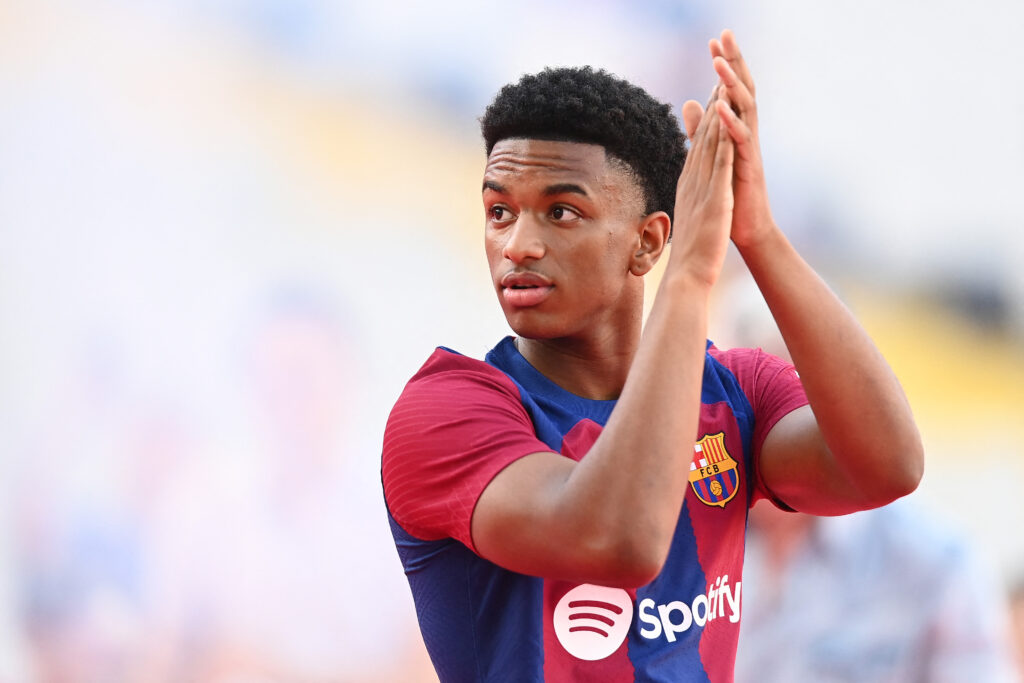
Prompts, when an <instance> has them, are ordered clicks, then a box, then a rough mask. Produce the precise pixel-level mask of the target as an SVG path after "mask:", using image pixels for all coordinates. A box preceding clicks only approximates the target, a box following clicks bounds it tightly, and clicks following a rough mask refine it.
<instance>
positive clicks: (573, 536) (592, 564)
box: [472, 112, 733, 587]
mask: <svg viewBox="0 0 1024 683" xmlns="http://www.w3.org/2000/svg"><path fill="white" fill-rule="evenodd" d="M720 117H721V113H720V112H719V113H716V112H710V113H709V114H708V115H707V116H705V117H704V118H703V120H702V121H701V122H700V124H699V126H697V127H696V130H695V134H694V136H693V140H694V143H693V147H692V149H691V151H690V154H689V158H688V160H687V162H686V164H685V167H684V170H683V172H682V175H681V177H680V180H679V185H678V189H677V204H676V217H675V224H676V225H677V226H680V228H679V229H678V231H677V235H676V244H675V247H674V248H673V249H672V253H671V255H670V257H669V259H670V260H669V264H668V266H667V269H666V273H665V276H664V278H663V280H662V283H661V286H660V289H659V291H658V294H657V297H656V299H655V303H654V306H653V309H652V311H651V314H650V316H649V318H648V322H647V325H646V327H645V329H644V331H643V336H642V338H641V339H640V342H639V346H638V348H637V350H636V354H635V356H634V357H633V360H632V364H631V366H630V369H629V373H628V376H627V379H626V382H625V385H624V387H623V390H622V393H621V395H620V397H619V399H618V403H617V405H616V407H615V410H614V411H613V413H612V415H611V417H610V419H609V420H608V423H607V424H606V425H605V428H604V429H603V430H602V431H601V434H600V435H599V436H598V437H597V439H596V441H595V442H594V444H593V446H592V447H591V448H590V450H589V451H588V452H587V455H586V457H585V458H583V459H582V460H581V461H580V462H578V463H577V462H574V461H572V460H570V459H568V458H566V457H564V456H561V455H558V454H554V453H535V454H532V455H528V456H526V457H523V458H521V459H519V460H517V461H515V462H514V463H512V464H511V465H509V466H508V467H507V468H505V469H504V470H503V471H502V472H501V473H499V474H498V475H497V476H496V477H495V478H494V479H493V480H492V481H491V482H490V484H489V485H488V486H487V488H486V489H485V490H484V491H483V493H482V494H481V496H480V498H479V500H478V502H477V505H476V509H475V511H474V513H473V518H472V536H473V541H474V544H475V546H476V549H477V551H478V553H479V554H480V555H481V556H483V557H485V558H487V559H489V560H491V561H492V562H495V563H496V564H499V565H501V566H503V567H506V568H508V569H511V570H513V571H517V572H521V573H526V574H533V575H538V576H545V577H551V578H561V579H568V580H572V581H578V582H589V583H598V584H602V585H609V586H625V587H632V586H639V585H643V584H645V583H647V582H649V581H650V580H652V579H653V578H654V577H655V576H656V575H657V574H658V572H659V571H660V570H661V567H662V565H663V564H664V561H665V558H666V557H667V556H668V550H669V547H670V544H671V540H672V535H673V533H674V531H675V527H676V525H677V523H678V518H679V510H680V508H681V506H682V503H683V497H684V494H685V492H686V489H687V487H688V471H689V470H688V468H689V464H690V457H689V456H690V455H691V450H690V447H689V444H691V443H692V442H693V438H694V434H695V433H696V431H697V420H698V416H699V411H700V391H701V382H702V377H703V368H704V355H705V348H704V347H705V339H706V333H707V317H708V298H709V293H710V289H711V285H712V284H713V283H714V281H715V280H716V279H717V277H718V273H719V271H720V269H721V265H722V262H723V260H724V257H725V252H726V249H727V246H728V230H729V224H730V222H731V210H732V193H731V178H732V153H733V145H732V142H731V141H730V140H729V139H728V137H727V136H726V135H725V131H724V128H722V126H721V122H720ZM683 226H685V229H684V228H683ZM642 230H643V232H642V233H641V234H640V240H641V250H640V251H641V252H644V253H643V254H641V256H638V257H637V258H638V259H639V260H638V261H637V263H636V266H637V268H635V269H634V271H633V272H634V273H636V274H642V272H646V271H647V270H649V269H650V267H651V266H653V264H654V261H655V260H656V259H657V256H658V254H659V253H660V252H661V250H662V249H663V247H664V246H665V243H666V242H667V239H668V233H669V221H668V217H667V216H666V215H665V214H664V213H662V212H656V213H654V214H651V215H650V216H648V217H647V219H645V221H644V222H643V224H642ZM652 425H654V427H652ZM624 511H628V514H624Z"/></svg>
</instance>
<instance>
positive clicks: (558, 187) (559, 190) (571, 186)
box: [483, 180, 590, 197]
mask: <svg viewBox="0 0 1024 683" xmlns="http://www.w3.org/2000/svg"><path fill="white" fill-rule="evenodd" d="M487 190H492V191H494V192H497V193H498V194H508V190H506V189H505V186H504V185H499V184H498V183H496V182H494V181H493V180H485V181H484V187H483V191H485V192H486V191H487ZM558 194H579V195H583V196H584V197H589V196H590V195H589V194H588V193H587V191H586V190H584V189H583V188H582V187H581V186H580V185H577V184H576V183H556V184H555V185H548V186H547V187H545V188H544V196H545V197H552V196H554V195H558Z"/></svg>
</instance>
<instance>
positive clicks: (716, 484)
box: [690, 432, 740, 508]
mask: <svg viewBox="0 0 1024 683" xmlns="http://www.w3.org/2000/svg"><path fill="white" fill-rule="evenodd" d="M693 450H694V454H693V461H692V462H691V463H690V486H692V487H693V492H694V493H696V494H697V498H699V499H700V502H702V503H704V504H705V505H717V506H718V507H723V508H724V507H725V504H726V503H728V502H729V501H730V500H732V497H733V496H735V495H736V490H737V489H738V488H739V484H740V473H739V470H738V469H737V466H736V461H735V460H733V459H732V456H731V455H729V451H727V450H725V433H724V432H719V433H717V434H709V435H705V436H704V437H703V438H702V439H701V440H700V441H698V442H697V443H696V444H694V446H693Z"/></svg>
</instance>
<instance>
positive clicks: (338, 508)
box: [153, 285, 430, 683]
mask: <svg viewBox="0 0 1024 683" xmlns="http://www.w3.org/2000/svg"><path fill="white" fill-rule="evenodd" d="M261 307H262V308H263V309H264V310H263V313H262V314H261V315H260V316H259V318H258V320H257V321H256V322H255V324H253V325H252V326H251V327H249V328H247V329H245V330H243V331H242V334H241V335H240V341H239V342H238V345H237V351H236V352H237V353H238V354H239V357H240V360H241V363H240V365H241V369H242V382H243V383H242V385H241V387H240V388H241V392H242V394H243V395H245V396H246V397H247V398H246V400H244V401H242V402H241V403H240V404H239V405H241V406H244V407H245V409H244V410H243V411H242V414H241V415H239V416H237V417H238V420H237V426H238V430H237V433H235V434H232V435H230V436H229V439H230V441H229V442H228V443H225V444H221V446H220V448H219V451H220V452H221V456H220V458H219V460H220V462H218V463H213V462H211V463H210V465H209V466H208V467H200V468H198V469H197V470H196V471H195V472H193V473H192V475H191V478H190V479H191V484H189V485H188V486H187V488H186V489H184V490H183V491H182V497H183V498H184V499H187V500H188V503H189V505H190V506H191V507H192V508H193V509H192V512H191V514H190V520H189V521H188V523H187V524H185V525H184V526H183V527H182V528H179V530H178V534H177V536H178V537H177V539H176V540H174V541H173V545H174V546H175V547H174V548H172V549H169V550H168V549H165V550H164V555H163V557H162V560H161V562H160V565H161V567H163V568H164V571H165V572H166V573H167V574H168V575H167V576H165V577H164V586H163V588H162V590H161V591H160V592H161V594H162V596H163V601H162V602H163V606H162V609H161V610H160V611H161V615H162V617H161V618H162V621H163V622H164V628H165V630H166V631H167V632H168V633H170V634H171V635H170V637H171V641H172V642H171V646H170V648H169V650H168V651H165V652H164V653H162V656H161V658H160V659H159V660H157V661H156V662H154V665H153V669H154V671H155V672H158V674H159V676H164V677H166V678H168V679H170V680H201V681H205V682H209V683H228V682H233V681H247V682H248V681H268V682H269V681H304V682H309V683H316V682H321V681H322V682H324V683H326V682H328V681H330V682H338V681H353V682H355V681H359V682H364V681H365V682H373V681H380V682H384V681H397V680H402V681H419V680H430V679H429V678H426V679H424V672H425V671H426V672H429V665H428V664H426V665H425V662H424V659H423V658H422V656H421V655H420V654H419V653H421V652H422V647H419V648H418V649H417V647H416V645H417V641H418V637H417V634H416V631H415V629H414V628H406V629H403V628H401V626H400V625H402V624H408V620H407V619H405V618H404V613H403V610H404V606H405V603H404V602H403V601H402V600H401V599H400V595H401V593H400V590H401V589H402V585H401V575H400V574H398V573H397V572H395V573H394V574H393V575H390V576H392V577H393V580H392V581H389V575H388V574H386V573H382V572H380V570H379V567H380V566H381V565H382V564H384V562H385V561H387V560H390V559H391V557H392V554H393V553H394V550H393V548H392V547H391V545H390V544H389V543H387V542H386V539H385V538H384V537H383V536H382V534H381V531H383V528H382V527H383V520H381V519H380V518H379V517H369V518H368V517H367V511H369V510H372V509H373V508H374V507H375V505H374V502H375V501H374V498H373V495H372V492H370V491H368V490H367V488H366V486H365V481H366V479H367V477H366V476H364V475H365V474H366V473H365V472H363V470H364V469H366V468H368V467H370V466H369V465H366V463H369V462H372V460H366V459H361V458H357V457H355V456H356V454H358V453H360V452H362V451H361V449H360V441H359V436H358V433H357V432H356V431H355V429H354V427H355V424H353V421H354V420H355V417H353V416H355V415H358V412H359V411H358V408H357V406H358V403H359V401H360V391H361V387H362V384H361V379H360V372H359V367H358V360H357V359H358V357H359V356H358V354H357V352H356V351H355V347H354V344H355V342H354V341H353V340H352V339H351V335H350V326H349V325H348V324H347V323H346V321H345V317H344V315H343V313H342V312H341V311H340V309H339V308H338V306H337V304H336V303H335V301H334V300H333V297H332V296H331V295H330V294H329V293H328V292H327V291H326V290H324V289H320V288H317V287H316V286H311V285H299V286H286V287H282V288H281V289H280V290H278V291H276V292H274V293H273V294H271V296H269V297H268V299H267V300H266V301H264V302H262V304H261ZM225 455H226V456H227V457H226V458H225V457H224V456H225ZM364 465H365V467H364ZM369 476H370V477H372V478H377V477H378V476H379V475H377V474H376V473H374V472H371V473H370V475H369ZM375 522H376V523H375ZM177 571H181V572H182V574H180V575H176V572H177ZM424 666H425V667H426V668H424Z"/></svg>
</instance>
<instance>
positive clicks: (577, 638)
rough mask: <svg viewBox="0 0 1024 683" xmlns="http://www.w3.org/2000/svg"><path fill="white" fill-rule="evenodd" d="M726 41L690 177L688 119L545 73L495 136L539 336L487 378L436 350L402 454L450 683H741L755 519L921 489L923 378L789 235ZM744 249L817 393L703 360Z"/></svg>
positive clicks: (515, 97)
mask: <svg viewBox="0 0 1024 683" xmlns="http://www.w3.org/2000/svg"><path fill="white" fill-rule="evenodd" d="M710 47H711V54H712V59H713V65H714V68H715V70H716V72H717V73H718V76H719V85H718V86H717V87H716V89H715V92H714V94H713V95H712V98H711V101H710V103H709V105H708V108H707V111H704V110H703V108H702V107H701V106H700V105H699V104H698V103H696V102H693V101H690V102H687V103H686V104H685V105H684V107H683V120H684V123H685V125H686V129H687V132H688V134H689V136H690V138H691V140H692V146H691V148H690V150H689V152H688V157H689V158H688V159H687V161H686V164H685V167H683V168H682V170H681V173H680V168H681V166H682V162H683V158H684V156H685V153H684V149H683V136H682V133H681V131H680V130H679V128H678V124H676V123H675V119H674V118H673V116H672V114H671V111H670V110H669V108H668V107H667V105H662V104H659V103H657V102H656V101H654V100H653V99H652V98H651V97H650V96H649V95H647V94H646V93H645V92H643V91H642V90H640V89H639V88H636V87H634V86H632V85H630V84H628V83H626V82H624V81H621V80H618V79H615V78H613V77H611V76H609V75H607V74H605V73H603V72H595V71H592V70H590V69H559V70H547V71H545V72H543V73H541V74H538V75H536V76H527V77H524V78H523V79H522V80H521V81H520V82H519V83H518V84H515V85H511V86H506V88H504V89H503V90H502V91H501V92H500V93H499V95H498V96H497V98H496V99H495V101H494V103H492V105H491V106H490V107H489V108H488V110H487V112H486V114H485V115H484V117H483V120H482V127H483V132H484V137H485V141H486V145H487V152H488V158H487V166H486V169H485V171H484V178H483V202H484V209H485V213H486V217H487V218H486V233H485V242H486V251H487V258H488V261H489V263H490V269H491V275H492V278H493V281H494V286H495V290H496V292H497V294H498V298H499V301H500V303H501V306H502V309H503V311H504V313H505V316H506V318H507V320H508V322H509V325H510V326H511V327H512V329H513V330H514V331H515V332H516V334H517V337H515V338H512V337H509V338H507V339H505V340H504V341H502V342H501V343H499V344H498V346H496V347H495V348H494V349H493V350H492V351H491V352H490V353H488V354H487V357H486V359H485V361H477V360H473V359H470V358H467V357H464V356H461V355H459V354H457V353H455V352H453V351H450V350H448V349H444V348H439V349H437V350H436V351H435V352H434V354H433V355H432V356H431V357H430V359H429V360H428V361H427V362H426V364H425V365H424V366H423V367H422V368H421V369H420V371H419V372H418V373H417V374H416V375H415V376H414V377H413V378H412V380H410V382H409V384H408V385H407V387H406V389H405V391H404V392H403V394H402V396H401V397H400V398H399V400H398V403H397V404H396V406H395V408H394V410H393V411H392V413H391V417H390V419H389V421H388V426H387V430H386V433H385V437H384V453H383V466H382V475H383V483H384V493H385V499H386V502H387V504H388V510H389V514H390V517H391V525H392V530H393V533H394V536H395V542H396V544H397V546H398V550H399V555H400V556H401V559H402V562H403V564H404V566H405V571H406V574H407V575H408V577H409V581H410V585H411V587H412V591H413V596H414V598H415V601H416V608H417V613H418V616H419V620H420V626H421V629H422V631H423V636H424V640H425V641H426V644H427V648H428V650H429V651H430V653H431V657H432V659H433V661H434V664H435V667H436V668H437V671H438V674H439V676H440V677H441V679H442V680H443V681H517V682H518V681H541V680H547V681H576V680H593V681H632V680H672V681H700V680H709V681H729V680H731V679H732V669H733V661H734V658H735V652H736V639H737V635H738V632H739V618H740V597H741V590H740V589H741V586H742V583H741V577H740V574H741V570H742V556H743V535H744V529H745V524H746V514H747V509H748V507H749V506H750V505H751V504H752V503H753V502H754V501H755V500H757V499H758V498H761V497H768V498H770V499H771V500H772V501H773V502H775V504H776V505H779V506H781V507H789V508H793V509H797V510H802V511H805V512H810V513H816V514H842V513H846V512H850V511H853V510H860V509H865V508H870V507H876V506H879V505H883V504H885V503H888V502H889V501H891V500H894V499H895V498H898V497H900V496H902V495H904V494H906V493H907V492H909V491H911V490H913V489H914V488H915V487H916V486H917V483H918V481H919V479H920V476H921V469H922V453H921V443H920V439H919V436H918V434H917V429H916V427H915V425H914V422H913V418H912V415H911V412H910V409H909V407H908V405H907V402H906V399H905V397H904V395H903V392H902V390H901V388H900V386H899V383H898V382H897V380H896V378H895V377H894V376H893V374H892V373H891V371H890V370H889V368H888V366H887V365H886V363H885V361H884V360H883V359H882V357H881V356H880V354H879V353H878V351H877V350H876V349H875V347H874V345H873V344H872V343H871V341H870V339H869V338H868V337H867V335H866V334H865V333H864V331H863V330H862V329H861V327H860V326H859V325H858V324H857V322H856V321H855V320H854V319H853V318H852V316H851V315H850V314H849V312H848V311H847V310H846V309H845V308H844V307H843V306H842V304H841V303H840V302H839V301H838V300H837V299H836V297H835V296H834V295H833V294H832V293H831V292H830V291H829V289H828V288H827V287H826V286H825V284H824V283H823V282H822V281H821V280H820V279H819V278H818V277H817V276H816V275H815V273H814V272H813V271H812V270H811V268H810V267H809V266H808V265H807V264H806V263H805V262H804V261H803V260H802V259H801V258H800V256H799V255H798V254H797V253H796V252H795V251H794V249H793V248H792V246H791V245H790V244H789V243H788V241H787V240H786V238H785V237H784V235H783V234H782V232H781V231H780V230H779V228H778V227H777V226H776V225H775V223H774V221H773V220H772V216H771V212H770V210H769V207H768V200H767V197H766V193H765V186H764V177H763V171H762V165H761V160H760V151H759V143H758V138H757V113H756V107H755V102H754V86H753V82H752V80H751V78H750V74H749V71H748V69H747V66H746V64H745V62H744V60H743V58H742V56H741V55H740V51H739V48H738V46H737V44H736V41H735V39H734V37H733V36H732V34H731V33H730V32H728V31H726V32H723V33H722V36H721V38H720V39H717V40H712V41H711V45H710ZM673 225H674V226H675V234H674V237H673V239H674V246H673V248H672V250H671V251H670V253H669V254H668V255H667V258H668V259H669V262H668V265H667V268H666V270H665V273H664V276H663V278H662V281H661V285H660V287H659V290H658V292H657V295H656V297H655V300H654V305H653V308H652V310H651V312H650V315H649V318H648V320H647V324H646V326H644V329H643V334H642V335H641V314H642V305H643V276H644V274H646V273H647V272H648V271H650V269H651V268H652V267H653V266H654V264H655V262H656V261H657V260H658V258H659V257H661V256H662V255H663V252H664V251H665V247H666V245H667V243H668V240H669V236H670V233H671V230H672V226H673ZM730 238H731V239H732V241H733V243H734V244H735V245H736V246H737V247H738V249H739V251H740V254H741V255H742V256H743V258H744V259H745V261H746V264H747V266H748V268H749V270H750V272H751V274H752V275H753V277H754V279H755V281H756V282H757V284H758V286H759V287H760V289H761V292H762V294H763V295H764V297H765V299H766V300H767V302H768V304H769V306H770V307H771V310H772V312H773V315H774V317H775V319H776V321H777V323H778V325H779V328H780V329H781V331H782V333H783V336H784V338H785V340H786V343H787V345H788V348H789V351H790V353H791V354H792V358H793V361H794V364H795V367H796V369H797V370H799V373H800V374H799V377H798V375H797V373H796V371H795V370H794V369H793V366H790V365H789V364H787V363H785V362H783V361H781V360H779V359H777V358H775V357H772V356H769V355H767V354H764V353H762V352H760V351H757V350H746V349H737V350H732V351H720V350H718V349H716V348H715V347H714V346H711V345H710V343H708V342H706V332H707V318H708V299H709V292H710V291H711V288H712V286H713V285H714V284H715V281H716V279H717V278H718V275H719V272H720V270H721V267H722V262H723V259H724V257H725V252H726V247H727V245H728V241H729V239H730ZM805 392H806V394H805ZM808 401H809V403H808ZM812 408H813V412H812ZM695 442H696V443H695Z"/></svg>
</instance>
